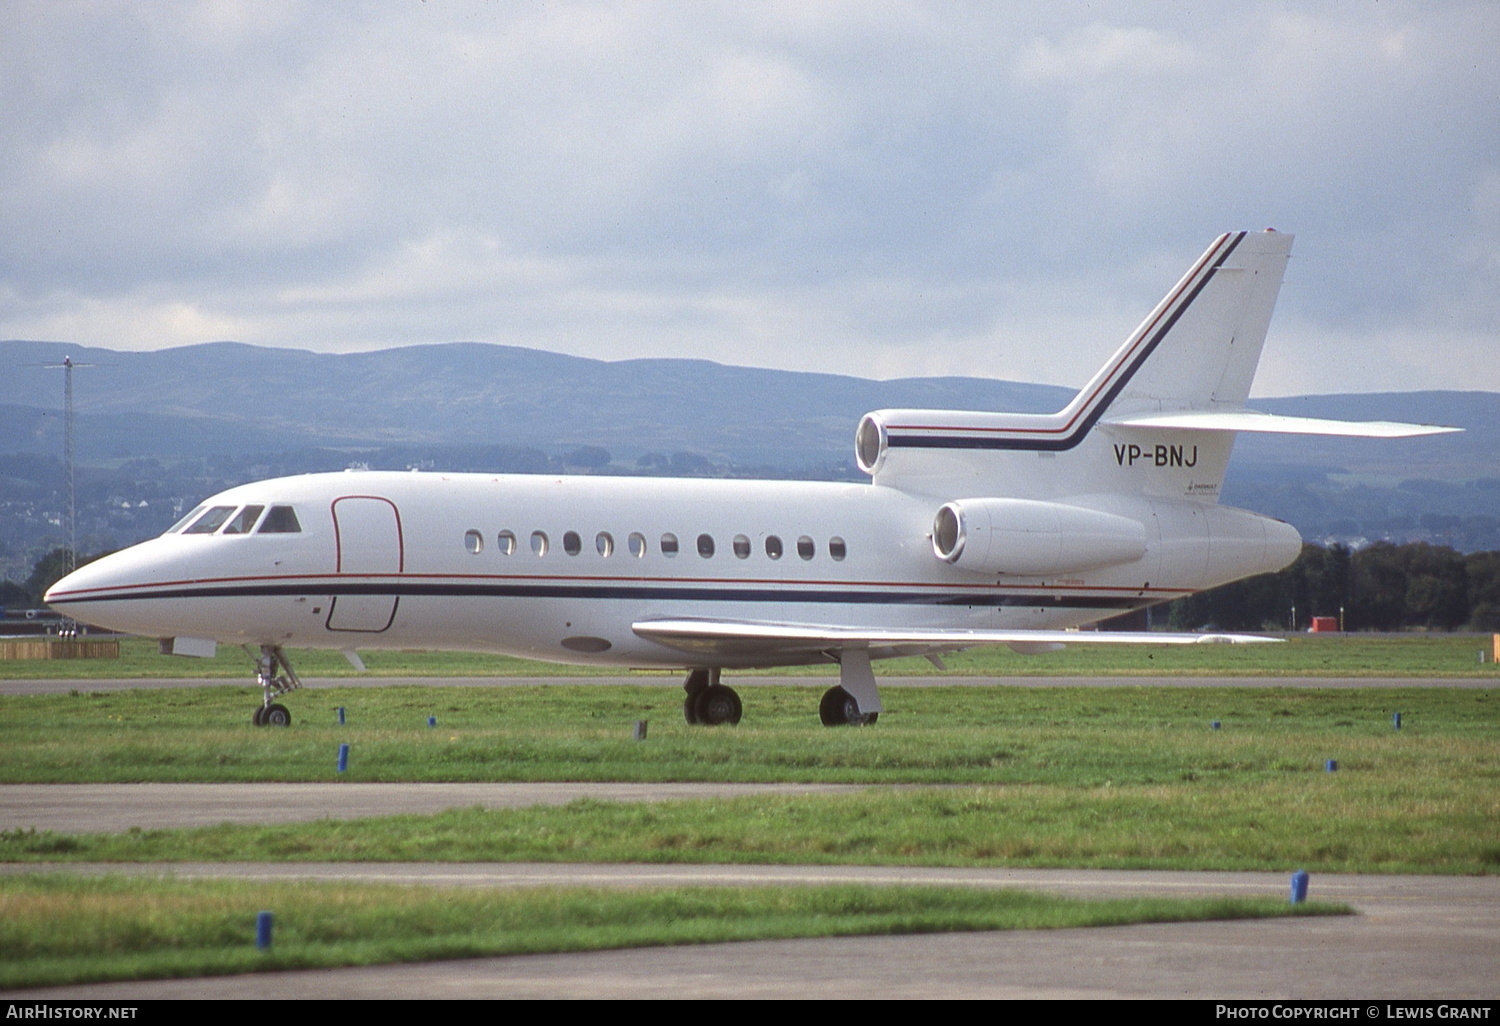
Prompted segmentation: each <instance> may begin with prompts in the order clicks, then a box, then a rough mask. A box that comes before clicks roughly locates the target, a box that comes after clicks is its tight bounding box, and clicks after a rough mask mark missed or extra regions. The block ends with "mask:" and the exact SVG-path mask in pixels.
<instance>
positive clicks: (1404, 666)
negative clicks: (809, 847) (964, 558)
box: [0, 634, 1500, 681]
mask: <svg viewBox="0 0 1500 1026" xmlns="http://www.w3.org/2000/svg"><path fill="white" fill-rule="evenodd" d="M1490 648H1491V643H1490V639H1489V637H1488V636H1475V635H1449V634H1412V635H1409V636H1405V637H1389V636H1380V637H1374V636H1368V635H1361V634H1350V635H1339V636H1322V637H1317V636H1312V635H1295V636H1293V637H1291V638H1289V639H1287V641H1286V642H1285V643H1283V644H1275V645H1163V646H1161V647H1160V648H1156V647H1150V648H1142V647H1140V646H1134V645H1132V646H1123V645H1114V646H1112V645H1074V646H1070V647H1069V648H1067V649H1065V650H1063V651H1061V652H1053V653H1049V654H1047V655H1041V656H1036V655H1018V654H1017V653H1015V652H1012V651H1011V650H1010V649H1008V648H1006V647H1004V646H998V647H989V648H980V649H972V650H970V651H968V652H959V653H955V654H953V655H950V656H945V657H944V661H945V663H946V664H947V667H948V669H947V670H945V671H940V670H938V669H936V668H935V667H934V666H933V665H932V664H931V663H929V662H928V661H927V660H925V659H915V658H913V659H890V660H885V661H882V662H879V663H877V664H876V673H877V674H879V675H884V676H934V675H938V676H941V675H944V674H951V675H956V676H980V677H984V676H992V677H1033V676H1034V677H1049V676H1101V675H1102V676H1121V675H1124V676H1130V675H1153V674H1157V675H1160V674H1165V675H1180V676H1195V675H1207V676H1269V677H1277V676H1296V677H1302V676H1314V677H1317V676H1329V677H1341V676H1342V677H1486V678H1493V679H1497V680H1500V669H1497V666H1496V664H1495V663H1492V662H1485V663H1480V662H1479V658H1478V654H1479V652H1480V651H1484V652H1486V653H1489V651H1490ZM290 655H291V659H292V665H293V666H295V667H296V668H297V672H298V673H299V674H300V675H302V676H303V677H318V678H321V677H355V676H361V674H359V673H358V672H357V671H356V670H354V668H353V667H351V666H350V665H349V663H348V662H347V661H346V660H345V659H344V657H343V656H341V655H340V654H339V653H337V652H328V651H311V650H293V651H292V652H291V653H290ZM362 656H363V658H364V661H365V664H366V666H367V667H368V671H369V674H370V675H373V676H377V677H412V676H417V677H573V676H580V675H620V676H631V675H634V676H647V677H662V678H664V679H671V680H674V681H675V680H676V679H677V678H678V677H680V676H681V675H680V674H678V673H675V672H663V673H651V674H644V675H643V674H639V673H635V674H632V671H628V670H621V669H617V668H611V667H599V668H586V669H580V668H579V667H576V666H562V665H558V664H556V663H543V662H537V661H535V660H527V659H511V658H508V657H505V656H493V655H482V654H477V653H467V652H383V651H368V652H364V653H362ZM757 672H765V671H757ZM774 672H775V674H776V675H778V676H785V675H793V676H796V675H806V674H820V675H823V676H827V675H829V674H830V673H832V672H833V668H832V667H829V666H824V667H813V668H794V669H789V670H776V671H774ZM135 677H140V678H146V677H166V678H188V677H213V678H222V679H225V680H234V679H237V680H244V681H248V680H251V679H253V677H254V672H253V663H252V661H251V659H250V657H249V656H247V655H246V654H245V652H244V651H243V650H242V649H240V648H237V647H234V646H221V647H220V649H219V654H218V655H217V656H216V657H214V658H213V659H188V658H181V657H174V656H163V655H158V654H157V651H156V642H155V641H151V640H147V639H142V638H126V639H124V640H123V641H122V642H121V646H120V658H119V659H59V660H36V659H5V660H0V680H30V679H49V680H67V679H79V680H99V679H113V678H127V679H128V678H135Z"/></svg>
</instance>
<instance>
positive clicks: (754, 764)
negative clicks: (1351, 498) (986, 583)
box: [0, 685, 1500, 790]
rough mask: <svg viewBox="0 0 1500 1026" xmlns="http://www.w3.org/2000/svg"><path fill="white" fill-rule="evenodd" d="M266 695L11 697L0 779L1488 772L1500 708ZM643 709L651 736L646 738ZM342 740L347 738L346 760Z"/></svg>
mask: <svg viewBox="0 0 1500 1026" xmlns="http://www.w3.org/2000/svg"><path fill="white" fill-rule="evenodd" d="M256 697H257V696H256V694H255V692H254V690H253V689H250V688H239V687H212V688H185V689H161V690H143V691H108V692H84V691H78V692H75V693H73V694H69V695H26V696H17V695H11V696H0V782H4V783H70V782H71V783H83V782H116V783H126V782H145V781H156V782H206V783H216V782H231V781H331V780H337V779H343V780H351V781H466V780H467V781H544V780H593V781H695V780H696V781H769V782H776V781H798V782H829V783H869V784H890V783H906V784H1056V785H1061V786H1067V787H1082V788H1092V787H1099V786H1103V785H1104V784H1106V783H1107V782H1112V783H1114V784H1116V785H1122V784H1143V785H1176V784H1200V785H1201V784H1206V783H1228V782H1236V783H1249V782H1256V781H1277V780H1281V781H1291V780H1298V779H1302V778H1304V777H1306V776H1308V775H1312V776H1314V777H1318V776H1319V775H1320V774H1321V773H1322V769H1323V764H1324V760H1325V759H1329V758H1334V759H1338V760H1339V761H1340V763H1341V764H1342V765H1344V766H1345V767H1346V769H1347V772H1346V774H1345V775H1344V776H1343V777H1340V779H1348V777H1349V775H1350V774H1358V775H1360V778H1361V779H1369V780H1376V781H1381V782H1388V783H1390V784H1391V785H1392V786H1399V787H1411V788H1416V789H1418V790H1421V789H1423V788H1424V787H1426V786H1429V785H1433V784H1442V785H1449V784H1452V785H1458V784H1461V783H1463V782H1465V781H1467V782H1469V783H1471V784H1474V785H1476V786H1477V787H1485V788H1491V789H1493V788H1494V785H1495V782H1496V779H1497V777H1496V774H1497V754H1496V747H1495V744H1494V741H1495V735H1496V729H1497V726H1500V697H1497V696H1496V693H1495V692H1494V691H1493V690H1492V689H1488V688H1410V689H1407V688H1372V689H1368V690H1363V689H1357V688H1333V689H1327V690H1321V689H1302V688H1285V689H1281V688H1164V687H1123V688H1103V689H1096V688H1065V689H1057V688H1025V687H995V688H985V687H961V686H953V687H888V688H886V689H885V691H884V698H885V703H886V711H885V712H884V713H882V715H881V719H880V722H879V724H878V725H876V726H875V727H872V728H866V729H847V728H841V729H836V730H830V729H828V728H825V727H823V726H821V725H820V724H819V723H818V720H817V715H816V711H815V710H816V706H817V701H818V697H819V691H818V690H817V689H814V688H807V687H795V686H784V685H768V686H761V687H755V688H746V689H744V691H743V697H744V701H745V709H746V711H745V719H744V720H743V721H742V722H741V723H740V725H739V726H738V727H734V728H702V727H689V726H688V725H687V724H686V723H684V722H683V718H682V711H681V708H682V699H681V692H680V691H677V690H673V689H666V688H659V687H649V686H640V685H611V686H608V687H587V686H579V685H552V686H544V685H536V686H517V687H506V688H443V687H417V686H405V687H402V686H394V687H389V688H360V689H354V688H336V687H330V688H319V689H316V690H306V691H302V692H299V693H297V694H294V695H292V696H291V697H290V699H289V700H288V704H289V705H291V706H292V709H293V716H294V723H293V725H292V726H291V727H290V728H287V729H272V728H255V727H252V726H251V725H250V722H249V718H250V717H249V713H250V711H251V710H252V709H253V708H254V707H255V705H256ZM338 706H343V707H345V708H346V709H347V722H346V723H345V724H344V725H342V726H341V725H339V724H338V722H337V718H336V715H335V708H336V707H338ZM1394 712H1401V713H1402V715H1403V717H1404V719H1403V724H1404V726H1403V729H1402V730H1399V731H1397V730H1393V729H1392V725H1391V717H1392V714H1393V713H1394ZM429 716H435V717H436V719H437V727H436V728H429V727H428V726H427V719H428V717H429ZM642 719H644V720H647V721H648V723H649V731H648V736H647V740H645V741H644V742H637V741H635V740H633V737H632V724H633V723H634V722H635V721H637V720H642ZM1212 721H1219V722H1220V723H1221V724H1222V729H1220V730H1211V729H1210V723H1211V722H1212ZM342 743H347V744H349V745H350V746H351V754H350V763H349V770H348V772H347V773H345V774H343V775H342V776H341V775H340V774H338V773H337V772H336V767H335V763H336V761H337V751H338V746H339V745H340V744H342Z"/></svg>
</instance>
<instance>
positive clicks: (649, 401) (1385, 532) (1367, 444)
mask: <svg viewBox="0 0 1500 1026" xmlns="http://www.w3.org/2000/svg"><path fill="white" fill-rule="evenodd" d="M64 356H71V357H72V358H73V360H74V361H75V363H79V364H89V365H90V366H83V367H80V368H79V369H77V370H76V371H75V372H74V373H75V378H74V384H75V398H76V409H77V429H78V437H77V451H78V455H79V462H80V466H81V467H82V468H84V470H82V471H81V472H80V485H79V495H80V504H81V506H86V507H87V510H86V513H85V514H81V521H82V525H81V526H83V525H86V526H87V528H88V533H87V534H86V535H85V538H84V540H83V541H81V543H80V547H95V548H99V547H108V546H113V545H118V544H124V543H127V542H130V541H135V540H138V538H140V537H145V536H147V535H149V534H152V533H155V532H156V531H159V530H161V529H162V528H164V527H165V526H166V525H167V524H168V523H170V522H171V519H172V515H173V511H174V510H176V509H178V508H180V507H181V506H182V505H183V504H184V503H188V504H190V503H192V502H195V501H197V499H199V498H202V497H203V496H204V495H207V494H209V493H211V492H212V491H215V490H217V489H219V488H222V487H226V486H227V485H229V484H233V483H237V482H239V481H244V480H251V479H254V478H257V477H266V476H271V475H274V474H281V473H297V472H303V471H310V470H320V469H337V468H339V467H342V466H346V465H349V464H350V463H354V462H364V463H368V464H369V465H370V466H374V467H396V468H402V467H405V466H425V467H433V468H437V469H453V470H465V469H487V470H495V471H523V472H524V471H534V472H535V471H548V472H559V471H562V470H568V471H574V472H577V471H582V472H609V473H620V472H625V473H687V474H728V475H741V476H743V475H750V474H754V475H767V474H773V475H786V476H802V477H842V478H857V477H858V476H859V475H858V473H857V471H856V470H855V469H854V466H853V459H852V451H853V436H854V428H855V425H856V424H857V423H858V420H859V418H860V416H861V415H862V414H864V413H866V412H868V411H869V410H873V409H880V408H888V407H925V408H937V409H980V410H1013V411H1018V412H1030V413H1045V412H1050V411H1053V410H1056V409H1058V408H1060V407H1061V406H1062V405H1064V404H1065V403H1066V402H1067V400H1068V399H1069V398H1070V396H1071V392H1070V390H1068V389H1064V388H1058V387H1055V386H1048V385H1032V384H1020V383H1016V382H1006V381H994V380H989V379H982V378H958V377H948V378H909V379H898V380H892V381H873V380H869V379H865V378H857V377H850V376H846V375H836V374H808V373H799V372H793V371H777V370H764V369H757V368H748V367H732V366H725V365H722V364H716V363H710V362H707V361H703V360H623V361H616V362H607V361H602V360H591V359H585V358H581V357H574V356H564V355H560V354H557V353H549V352H542V351H539V350H533V349H523V348H517V347H512V346H495V345H484V344H479V343H453V344H449V345H431V346H414V347H405V348H397V349H385V350H379V351H375V352H367V353H349V354H322V353H311V352H305V351H300V350H288V349H272V348H264V347H257V346H249V345H243V344H239V343H232V342H215V343H208V344H204V345H195V346H185V347H182V348H177V349H167V350H159V351H155V352H124V351H116V350H109V349H102V348H97V347H88V346H75V345H65V344H61V343H49V342H22V341H10V342H0V368H3V369H4V373H3V374H0V573H3V574H4V575H6V576H14V575H15V569H16V566H17V565H19V563H21V562H23V561H24V560H25V559H26V558H29V556H30V555H31V554H34V552H35V551H36V550H37V549H38V547H41V546H45V545H47V544H56V543H57V541H58V540H59V538H60V534H59V524H60V521H59V516H60V513H59V510H60V508H61V506H60V503H61V502H62V500H61V498H60V497H61V496H62V495H64V494H65V487H64V480H65V479H64V477H63V475H62V473H61V470H62V468H61V463H60V460H59V456H60V453H61V451H62V433H63V425H62V417H61V406H62V374H61V371H59V370H57V369H55V368H50V367H47V366H43V365H46V364H55V363H58V362H60V361H61V360H62V358H63V357H64ZM1251 405H1252V406H1255V407H1256V408H1259V409H1263V410H1267V411H1270V412H1273V413H1287V414H1297V415H1302V416H1313V417H1334V418H1338V419H1350V420H1356V419H1357V420H1366V419H1369V420H1403V421H1418V422H1423V423H1441V424H1452V425H1456V426H1459V427H1463V428H1466V429H1467V431H1466V433H1465V434H1461V435H1448V436H1440V437H1435V438H1425V439H1411V440H1404V441H1371V440H1361V439H1331V438H1302V437H1297V436H1281V437H1265V436H1244V437H1242V438H1241V439H1240V441H1239V442H1238V443H1237V446H1236V451H1235V456H1234V459H1233V461H1232V462H1231V465H1230V471H1229V478H1228V481H1227V482H1226V485H1225V493H1224V499H1225V501H1226V502H1230V503H1232V504H1235V505H1240V506H1244V507H1247V508H1250V509H1255V510H1258V511H1260V512H1264V513H1269V514H1271V515H1273V516H1280V517H1282V518H1284V519H1287V520H1289V521H1290V522H1292V523H1293V524H1295V525H1296V526H1297V527H1298V529H1299V530H1301V531H1302V532H1303V534H1304V536H1306V537H1309V538H1313V539H1318V538H1327V539H1329V540H1340V541H1350V542H1354V543H1360V542H1362V541H1368V540H1373V539H1377V538H1382V537H1386V538H1391V539H1392V540H1397V541H1407V540H1414V539H1420V540H1433V541H1438V542H1443V543H1447V544H1453V545H1455V546H1456V547H1459V548H1464V549H1467V550H1474V549H1479V548H1500V519H1497V509H1500V501H1497V500H1500V456H1497V453H1500V395H1497V394H1495V393H1489V392H1403V393H1379V394H1359V395H1315V396H1300V397H1295V398H1286V399H1268V400H1261V401H1256V402H1252V404H1251ZM7 560H9V562H7ZM23 576H24V575H23Z"/></svg>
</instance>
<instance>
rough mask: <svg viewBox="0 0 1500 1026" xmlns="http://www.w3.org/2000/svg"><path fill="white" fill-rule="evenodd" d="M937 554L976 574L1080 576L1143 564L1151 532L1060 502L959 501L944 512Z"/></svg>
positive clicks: (935, 534)
mask: <svg viewBox="0 0 1500 1026" xmlns="http://www.w3.org/2000/svg"><path fill="white" fill-rule="evenodd" d="M932 551H933V554H934V555H936V556H937V558H938V559H941V560H943V561H944V562H947V563H952V564H953V565H954V566H956V567H961V568H962V569H964V570H973V571H975V572H976V573H986V574H1018V575H1022V576H1033V577H1034V576H1043V575H1050V574H1063V573H1075V572H1078V571H1082V570H1097V569H1099V568H1100V567H1106V566H1117V565H1120V564H1122V563H1133V562H1135V561H1136V560H1138V559H1140V558H1141V557H1142V556H1143V555H1145V553H1146V528H1145V527H1144V526H1143V525H1142V524H1141V523H1140V522H1139V521H1137V520H1132V519H1130V518H1128V517H1121V516H1116V515H1114V514H1112V513H1101V512H1099V511H1098V510H1093V509H1084V508H1083V507H1081V506H1069V505H1066V504H1064V503H1060V502H1038V501H1036V500H1033V499H993V498H989V499H959V500H957V501H955V502H950V503H947V504H945V505H944V506H943V507H942V508H941V509H939V510H938V512H937V517H936V519H934V521H933V524H932Z"/></svg>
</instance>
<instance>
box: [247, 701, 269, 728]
mask: <svg viewBox="0 0 1500 1026" xmlns="http://www.w3.org/2000/svg"><path fill="white" fill-rule="evenodd" d="M250 722H251V723H253V724H255V725H256V726H257V727H264V726H265V725H266V707H265V706H263V705H257V706H256V707H255V713H254V715H252V716H251V717H250Z"/></svg>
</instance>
